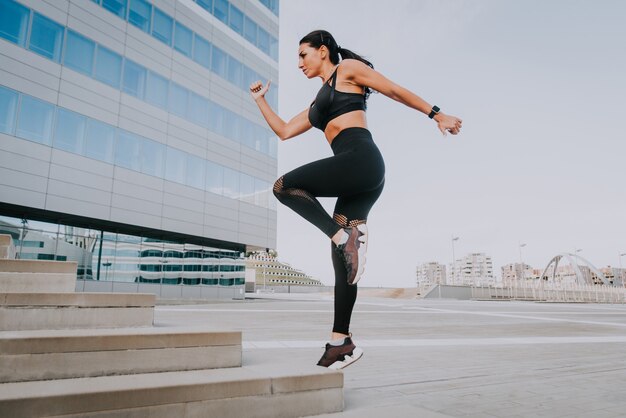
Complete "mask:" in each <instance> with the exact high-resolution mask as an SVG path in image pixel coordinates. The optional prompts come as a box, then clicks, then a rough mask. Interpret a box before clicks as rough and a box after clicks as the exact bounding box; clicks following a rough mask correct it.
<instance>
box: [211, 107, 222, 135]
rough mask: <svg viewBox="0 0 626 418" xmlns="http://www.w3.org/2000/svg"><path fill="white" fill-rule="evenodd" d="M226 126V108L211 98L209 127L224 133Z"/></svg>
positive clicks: (216, 131)
mask: <svg viewBox="0 0 626 418" xmlns="http://www.w3.org/2000/svg"><path fill="white" fill-rule="evenodd" d="M223 126H224V108H222V106H220V105H218V104H217V103H215V102H212V101H210V100H209V129H210V130H211V131H213V132H215V133H218V134H220V135H221V134H222V133H223Z"/></svg>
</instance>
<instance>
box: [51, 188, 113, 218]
mask: <svg viewBox="0 0 626 418" xmlns="http://www.w3.org/2000/svg"><path fill="white" fill-rule="evenodd" d="M67 208H72V213H73V214H75V215H79V216H85V217H88V218H94V219H106V218H107V217H109V212H110V209H111V207H110V206H109V205H98V204H95V203H92V202H87V201H83V200H74V199H68V198H66V197H62V196H55V195H51V194H48V195H47V197H46V207H45V209H46V210H49V211H53V212H62V213H66V212H67Z"/></svg>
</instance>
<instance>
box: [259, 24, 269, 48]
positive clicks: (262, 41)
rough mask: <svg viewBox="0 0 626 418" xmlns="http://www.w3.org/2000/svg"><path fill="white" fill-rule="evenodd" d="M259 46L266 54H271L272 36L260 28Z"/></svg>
mask: <svg viewBox="0 0 626 418" xmlns="http://www.w3.org/2000/svg"><path fill="white" fill-rule="evenodd" d="M257 46H258V47H259V49H260V50H261V51H263V52H265V53H266V54H269V53H270V34H269V33H267V31H266V30H265V29H263V28H259V32H258V39H257Z"/></svg>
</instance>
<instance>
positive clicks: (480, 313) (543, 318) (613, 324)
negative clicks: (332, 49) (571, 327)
mask: <svg viewBox="0 0 626 418" xmlns="http://www.w3.org/2000/svg"><path fill="white" fill-rule="evenodd" d="M428 309H431V310H432V311H440V312H442V313H456V314H463V315H468V314H469V315H484V316H496V317H501V318H517V319H532V320H537V321H549V322H569V323H573V324H587V325H607V326H614V327H624V328H626V324H622V323H619V322H598V321H581V320H572V319H564V318H545V317H537V316H527V315H511V314H506V313H499V312H484V311H459V310H452V309H441V308H428ZM546 313H549V312H546ZM553 314H554V315H558V312H555V313H553Z"/></svg>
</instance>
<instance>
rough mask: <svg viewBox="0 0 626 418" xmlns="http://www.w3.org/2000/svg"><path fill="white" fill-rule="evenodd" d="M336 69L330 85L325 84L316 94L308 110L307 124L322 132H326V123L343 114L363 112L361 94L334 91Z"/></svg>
mask: <svg viewBox="0 0 626 418" xmlns="http://www.w3.org/2000/svg"><path fill="white" fill-rule="evenodd" d="M338 68H339V66H337V68H335V71H334V72H333V74H332V75H331V76H330V80H332V85H329V84H328V82H325V83H324V85H323V86H322V88H321V89H320V90H319V92H318V93H317V96H316V97H315V101H314V102H313V103H311V107H310V108H309V122H311V125H313V126H315V127H316V128H318V129H321V130H322V131H324V130H326V125H328V122H330V121H331V120H333V119H335V118H336V117H337V116H341V115H343V114H344V113H348V112H352V111H354V110H365V109H366V104H365V95H364V94H361V93H346V92H343V91H337V90H335V86H336V85H337V69H338Z"/></svg>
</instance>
